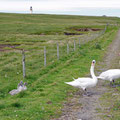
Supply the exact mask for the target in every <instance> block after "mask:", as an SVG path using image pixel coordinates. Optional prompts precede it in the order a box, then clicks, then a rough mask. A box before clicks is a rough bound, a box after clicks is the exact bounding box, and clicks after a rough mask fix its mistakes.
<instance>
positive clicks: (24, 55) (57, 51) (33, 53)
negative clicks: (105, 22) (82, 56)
mask: <svg viewBox="0 0 120 120" xmlns="http://www.w3.org/2000/svg"><path fill="white" fill-rule="evenodd" d="M105 31H106V27H105V29H104V30H101V31H99V32H95V33H92V34H86V35H84V36H83V37H77V38H72V40H67V41H62V42H60V41H57V42H55V43H53V44H52V45H51V46H41V47H39V48H40V49H32V50H26V49H14V50H12V51H11V52H9V54H8V53H7V52H6V53H4V52H3V53H2V52H1V54H0V59H1V61H2V62H1V63H0V66H1V67H2V66H3V65H4V69H3V71H5V72H6V71H9V70H10V71H12V68H13V69H14V71H15V72H16V74H20V73H21V74H23V79H24V78H25V77H26V71H27V72H33V70H34V69H38V70H40V69H39V68H43V67H47V66H49V65H51V64H52V63H55V62H56V61H59V60H60V59H61V58H64V57H66V56H68V55H69V54H70V53H72V52H75V51H77V49H78V48H80V47H81V45H83V44H86V43H87V42H89V41H92V40H95V39H96V38H97V37H100V36H101V35H103V34H104V33H105ZM6 58H9V59H6ZM21 60H22V62H21ZM9 66H10V67H9ZM14 66H16V67H14ZM3 71H2V73H3V74H4V75H6V74H5V73H4V72H3Z"/></svg>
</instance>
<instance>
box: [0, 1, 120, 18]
mask: <svg viewBox="0 0 120 120" xmlns="http://www.w3.org/2000/svg"><path fill="white" fill-rule="evenodd" d="M30 6H32V7H33V11H34V13H55V14H64V13H65V14H67V13H68V14H70V13H71V14H80V15H81V14H82V13H83V14H86V15H102V14H103V15H104V14H106V15H111V16H120V0H0V12H21V13H28V12H29V8H30ZM81 10H82V12H81ZM97 13H98V14H97Z"/></svg>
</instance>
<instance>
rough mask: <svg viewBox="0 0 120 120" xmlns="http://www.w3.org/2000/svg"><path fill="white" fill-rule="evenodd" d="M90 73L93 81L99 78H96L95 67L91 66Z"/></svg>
mask: <svg viewBox="0 0 120 120" xmlns="http://www.w3.org/2000/svg"><path fill="white" fill-rule="evenodd" d="M90 73H91V76H92V78H93V79H96V78H97V77H96V76H95V73H94V65H91V68H90Z"/></svg>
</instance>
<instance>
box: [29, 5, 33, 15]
mask: <svg viewBox="0 0 120 120" xmlns="http://www.w3.org/2000/svg"><path fill="white" fill-rule="evenodd" d="M30 13H31V14H32V13H33V8H32V6H30Z"/></svg>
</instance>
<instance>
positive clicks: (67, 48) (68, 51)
mask: <svg viewBox="0 0 120 120" xmlns="http://www.w3.org/2000/svg"><path fill="white" fill-rule="evenodd" d="M67 54H69V44H68V43H67Z"/></svg>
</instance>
